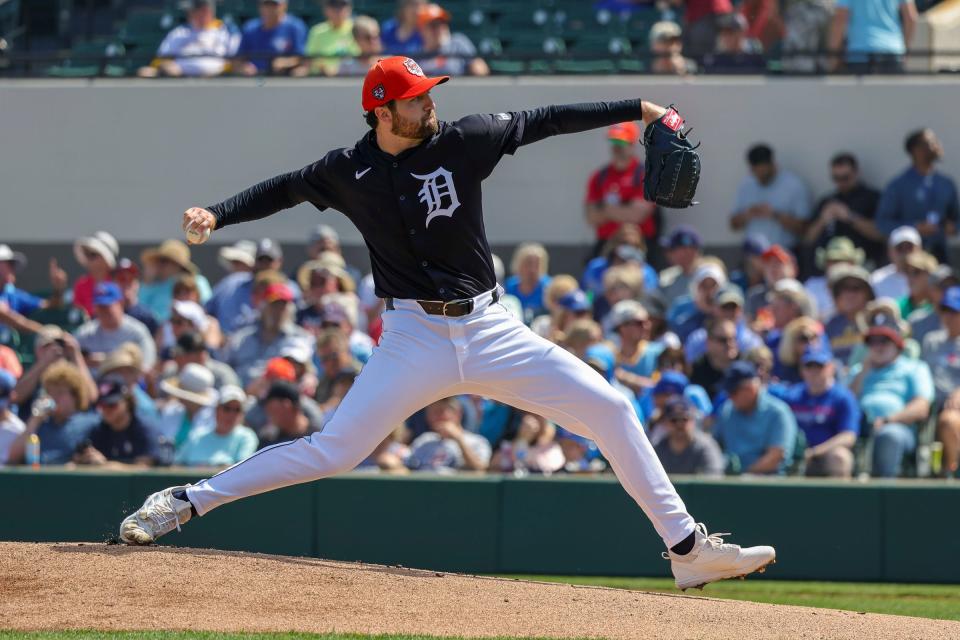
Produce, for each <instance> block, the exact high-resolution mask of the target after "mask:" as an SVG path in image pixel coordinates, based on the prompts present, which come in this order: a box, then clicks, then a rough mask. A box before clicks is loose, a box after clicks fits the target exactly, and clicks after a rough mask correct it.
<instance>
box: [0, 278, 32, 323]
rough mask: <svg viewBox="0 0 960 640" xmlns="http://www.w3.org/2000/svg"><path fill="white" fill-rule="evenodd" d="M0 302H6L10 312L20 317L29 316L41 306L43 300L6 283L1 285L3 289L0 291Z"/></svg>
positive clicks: (10, 283)
mask: <svg viewBox="0 0 960 640" xmlns="http://www.w3.org/2000/svg"><path fill="white" fill-rule="evenodd" d="M0 302H6V303H7V306H8V307H10V309H11V310H13V311H16V312H17V313H19V314H20V315H22V316H29V315H30V314H31V313H33V312H34V311H36V310H37V309H39V308H40V305H42V304H43V300H41V299H40V298H38V297H37V296H35V295H33V294H30V293H27V292H26V291H24V290H23V289H18V288H17V287H16V286H15V285H14V284H13V283H12V282H8V283H7V284H5V285H3V289H0Z"/></svg>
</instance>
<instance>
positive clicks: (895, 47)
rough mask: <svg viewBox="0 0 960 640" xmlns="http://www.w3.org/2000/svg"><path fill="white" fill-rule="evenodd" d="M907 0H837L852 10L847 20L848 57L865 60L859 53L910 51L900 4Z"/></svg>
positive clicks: (853, 59)
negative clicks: (904, 39) (904, 32)
mask: <svg viewBox="0 0 960 640" xmlns="http://www.w3.org/2000/svg"><path fill="white" fill-rule="evenodd" d="M905 3H906V0H837V5H836V6H837V8H840V7H843V8H845V9H847V10H849V12H850V18H849V21H848V23H847V60H851V61H854V62H856V61H858V60H863V59H864V56H863V55H860V56H858V55H856V54H857V53H861V54H863V53H889V54H903V53H906V51H907V47H906V44H905V43H904V41H903V30H902V29H901V27H900V6H901V5H903V4H905Z"/></svg>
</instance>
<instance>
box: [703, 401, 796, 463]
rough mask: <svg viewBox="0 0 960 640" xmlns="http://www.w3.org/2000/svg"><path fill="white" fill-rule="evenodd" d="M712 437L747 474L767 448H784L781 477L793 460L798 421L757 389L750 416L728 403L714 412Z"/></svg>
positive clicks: (788, 411)
mask: <svg viewBox="0 0 960 640" xmlns="http://www.w3.org/2000/svg"><path fill="white" fill-rule="evenodd" d="M713 434H714V437H716V439H717V440H718V441H719V442H720V443H721V444H722V445H723V450H724V451H725V452H726V453H728V454H734V455H736V456H737V457H738V458H739V459H740V468H741V469H742V470H743V471H744V472H746V471H747V469H749V468H750V467H751V466H752V465H753V463H754V462H756V461H757V460H759V459H760V457H761V456H762V455H763V454H764V453H765V452H766V451H767V449H769V448H770V447H780V448H781V449H783V462H781V463H780V469H779V470H778V473H780V474H782V473H783V472H784V470H785V469H786V468H787V466H788V465H789V464H790V461H791V460H792V459H793V448H794V445H795V444H796V439H797V421H796V419H795V418H794V417H793V413H792V412H791V411H790V407H788V406H787V404H786V403H785V402H784V401H783V400H779V399H777V398H775V397H773V396H772V395H770V393H768V392H767V390H766V389H761V390H760V395H759V396H758V397H757V406H756V408H755V409H754V410H753V413H750V414H746V413H740V412H739V411H737V410H736V409H734V407H733V403H732V402H731V401H730V400H727V401H726V402H724V403H723V406H722V407H720V411H718V412H717V420H716V423H715V424H714V427H713Z"/></svg>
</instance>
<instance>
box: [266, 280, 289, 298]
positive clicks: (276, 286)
mask: <svg viewBox="0 0 960 640" xmlns="http://www.w3.org/2000/svg"><path fill="white" fill-rule="evenodd" d="M263 299H264V300H266V301H267V302H277V301H278V300H283V301H284V302H293V291H291V290H290V287H288V286H287V285H286V284H284V283H282V282H274V283H272V284H268V285H267V290H266V291H264V292H263Z"/></svg>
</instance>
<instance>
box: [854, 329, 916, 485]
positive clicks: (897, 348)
mask: <svg viewBox="0 0 960 640" xmlns="http://www.w3.org/2000/svg"><path fill="white" fill-rule="evenodd" d="M868 318H869V324H868V325H867V326H866V327H865V329H866V330H865V331H864V342H866V344H867V354H866V356H865V358H864V360H863V362H862V363H859V364H856V365H854V366H853V367H852V368H851V370H850V376H851V379H852V381H851V383H850V389H851V390H852V391H853V392H854V393H855V394H856V395H857V399H858V400H859V402H860V407H861V409H862V410H863V414H864V416H865V418H866V422H867V424H868V425H869V427H870V435H871V438H872V439H873V469H872V473H873V475H874V476H877V477H881V478H889V477H895V476H898V475H900V470H901V464H902V462H903V457H904V455H908V454H912V453H913V452H914V451H916V448H917V425H918V424H919V423H922V422H923V421H924V420H926V419H927V418H928V417H929V415H930V405H931V402H932V401H933V399H934V386H933V379H932V377H931V375H930V367H928V366H927V364H926V363H925V362H923V361H920V360H914V359H913V358H908V357H906V356H905V355H903V349H904V332H905V331H906V330H907V326H906V323H904V322H903V321H902V320H900V319H899V318H898V317H896V316H895V315H893V314H888V313H882V312H881V313H875V314H873V315H872V316H870V315H868Z"/></svg>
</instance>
